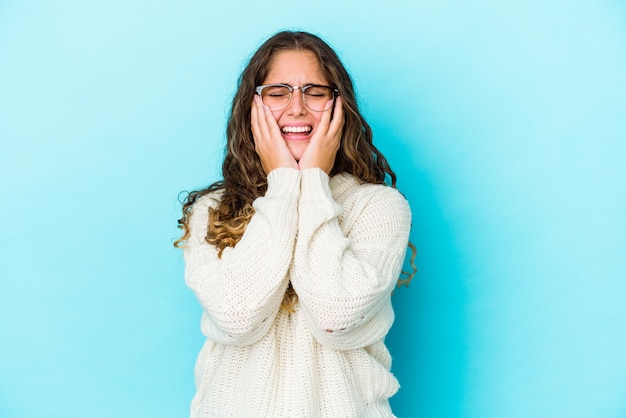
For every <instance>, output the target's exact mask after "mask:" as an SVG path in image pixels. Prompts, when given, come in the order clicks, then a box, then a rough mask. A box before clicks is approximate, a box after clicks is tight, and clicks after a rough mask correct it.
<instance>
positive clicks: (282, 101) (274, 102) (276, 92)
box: [261, 86, 290, 110]
mask: <svg viewBox="0 0 626 418" xmlns="http://www.w3.org/2000/svg"><path fill="white" fill-rule="evenodd" d="M289 95H290V92H289V89H288V88H287V87H284V86H269V87H265V88H264V89H263V93H262V94H261V99H262V100H263V104H264V105H267V106H269V108H270V109H272V110H281V109H284V108H285V107H287V105H288V104H289Z"/></svg>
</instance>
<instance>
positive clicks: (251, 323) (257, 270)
mask: <svg viewBox="0 0 626 418" xmlns="http://www.w3.org/2000/svg"><path fill="white" fill-rule="evenodd" d="M299 189H300V173H299V171H298V170H295V169H289V168H282V169H276V170H274V171H272V172H271V173H270V175H269V176H268V189H267V192H266V194H265V196H262V197H259V198H257V199H256V200H255V201H254V204H253V206H254V209H255V213H254V215H253V216H252V219H251V220H250V223H249V224H248V226H247V227H246V232H245V233H244V235H243V237H242V238H241V240H240V241H239V242H238V243H237V245H236V246H235V247H234V248H231V247H227V248H226V249H225V250H224V252H223V254H222V258H221V259H220V258H218V257H217V249H216V248H215V246H213V245H210V244H208V243H207V242H206V241H205V239H204V237H205V236H206V231H207V226H208V210H209V207H211V206H214V205H215V204H216V203H215V202H214V201H213V200H212V199H211V198H210V197H204V198H202V199H200V200H199V201H198V202H196V204H195V205H194V207H193V211H192V214H191V217H190V221H189V228H190V237H189V240H188V242H187V244H186V246H185V252H184V254H185V281H186V283H187V285H188V286H189V287H190V288H191V289H192V290H193V291H194V293H195V294H196V296H197V298H198V300H199V301H200V304H201V305H202V308H203V311H204V318H203V331H204V333H205V334H206V335H207V337H208V338H210V339H211V340H213V341H216V342H218V343H221V344H233V345H248V344H252V343H253V342H255V341H256V340H258V339H259V338H261V337H262V336H263V335H264V334H265V333H266V332H267V330H268V329H269V327H270V326H271V324H272V322H273V319H274V317H275V316H276V314H277V312H278V309H279V307H280V303H281V301H282V299H283V296H284V293H285V289H286V287H287V284H288V282H287V278H286V275H287V270H288V268H289V265H290V263H291V258H292V254H293V246H294V241H295V234H296V229H297V201H298V196H299Z"/></svg>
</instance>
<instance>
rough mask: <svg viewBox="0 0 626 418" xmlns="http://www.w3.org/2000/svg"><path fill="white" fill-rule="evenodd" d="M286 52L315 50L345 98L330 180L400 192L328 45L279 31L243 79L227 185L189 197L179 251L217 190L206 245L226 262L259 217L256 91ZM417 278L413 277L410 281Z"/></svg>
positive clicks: (261, 187)
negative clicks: (198, 210) (345, 176)
mask: <svg viewBox="0 0 626 418" xmlns="http://www.w3.org/2000/svg"><path fill="white" fill-rule="evenodd" d="M285 50H295V51H311V52H312V53H313V54H314V55H315V56H316V57H317V60H318V62H319V63H320V66H321V69H322V73H323V74H324V76H325V77H326V79H327V80H328V83H329V85H330V86H331V87H334V88H337V89H338V90H339V92H340V94H341V98H342V101H343V109H344V119H345V123H344V127H343V134H342V138H341V144H340V147H339V151H338V152H337V155H336V158H335V163H334V166H333V168H332V170H331V172H330V175H331V176H332V175H335V174H338V173H349V174H351V175H353V176H354V177H355V178H357V179H358V180H359V181H360V182H363V183H375V184H383V183H385V182H388V183H389V184H390V185H391V186H392V187H395V184H396V175H395V173H394V172H393V171H392V170H391V168H390V167H389V164H388V162H387V160H386V159H385V157H384V156H383V155H382V154H381V153H380V151H379V150H378V149H377V148H376V147H375V146H374V144H373V143H372V130H371V128H370V126H369V125H368V124H367V122H366V121H365V119H364V118H363V116H362V115H361V113H360V112H359V109H358V105H357V101H356V97H355V93H354V87H353V85H352V80H351V79H350V76H349V74H348V72H347V71H346V69H345V68H344V66H343V65H342V63H341V61H340V60H339V57H338V56H337V54H336V53H335V52H334V51H333V50H332V48H331V47H330V46H328V44H326V43H325V42H324V41H323V40H321V39H320V38H319V37H317V36H315V35H312V34H310V33H307V32H292V31H283V32H279V33H277V34H275V35H273V36H272V37H270V38H269V39H268V40H267V41H265V42H264V43H263V44H262V45H261V47H260V48H259V49H258V50H257V51H256V52H255V53H254V55H253V56H252V58H250V61H249V62H248V65H247V66H246V68H245V69H244V70H243V72H242V73H241V75H240V77H239V81H238V84H237V92H236V94H235V97H234V99H233V103H232V108H231V110H230V115H229V118H228V124H227V129H226V136H227V143H226V157H225V158H224V163H223V164H222V176H223V180H220V181H217V182H215V183H213V184H211V185H210V186H208V187H207V188H206V189H202V190H198V191H194V192H191V193H189V194H188V195H187V197H186V199H185V201H184V203H183V216H182V218H181V219H179V221H178V226H179V228H181V229H182V230H183V235H182V236H181V237H180V238H179V239H178V240H176V241H175V242H174V245H175V246H176V247H180V246H181V245H182V244H183V243H184V241H185V240H187V239H188V238H189V226H188V221H189V216H190V214H191V208H192V206H193V204H194V203H195V202H196V201H197V200H198V199H199V198H200V197H202V196H204V195H206V194H208V193H210V192H214V191H217V190H219V191H220V192H221V199H220V202H219V204H218V206H217V207H216V208H215V209H212V210H210V212H209V224H208V225H207V235H206V241H207V242H208V243H209V244H212V245H215V246H216V247H217V249H218V255H219V256H220V257H221V255H222V252H223V250H224V248H226V247H234V246H235V245H236V244H237V242H238V241H239V240H240V239H241V237H242V236H243V233H244V232H245V229H246V225H247V224H248V222H249V220H250V218H251V217H252V215H253V213H254V210H253V208H252V202H253V201H254V200H255V199H256V198H257V197H259V196H263V195H264V194H265V191H266V190H267V176H266V174H265V172H264V170H263V167H262V166H261V160H260V158H259V156H258V155H257V153H256V151H255V147H254V139H253V137H252V127H251V119H250V112H251V107H252V100H253V96H254V94H255V92H254V89H255V87H256V86H258V85H261V84H262V83H263V82H264V81H265V78H266V76H267V73H268V71H269V67H270V64H271V59H272V57H273V56H274V55H275V54H276V53H277V52H279V51H285ZM411 264H412V265H413V263H412V262H411ZM413 268H414V265H413ZM414 270H415V269H414ZM407 274H408V273H407ZM413 274H414V273H411V274H409V280H410V278H411V277H412V276H413ZM403 282H405V283H406V282H407V280H406V279H404V280H403Z"/></svg>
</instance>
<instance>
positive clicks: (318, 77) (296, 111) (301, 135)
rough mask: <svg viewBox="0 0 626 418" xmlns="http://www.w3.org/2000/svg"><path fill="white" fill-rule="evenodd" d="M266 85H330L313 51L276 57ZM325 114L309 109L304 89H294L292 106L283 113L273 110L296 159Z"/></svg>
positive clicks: (300, 155)
mask: <svg viewBox="0 0 626 418" xmlns="http://www.w3.org/2000/svg"><path fill="white" fill-rule="evenodd" d="M263 84H289V85H290V86H306V85H307V84H321V85H324V86H327V85H328V80H326V77H324V75H323V73H322V70H321V68H320V64H319V63H318V61H317V57H316V56H315V55H314V54H313V53H312V52H311V51H306V50H305V51H291V50H287V51H281V52H278V53H276V54H275V55H274V56H273V57H272V61H271V62H270V66H269V72H268V74H267V77H266V78H265V80H263ZM322 113H323V112H315V111H312V110H311V109H309V108H308V107H306V105H305V104H304V102H303V100H302V93H301V92H300V90H294V91H293V94H292V96H291V101H290V102H289V105H288V106H287V107H286V108H285V109H282V110H279V111H272V114H273V115H274V118H276V122H277V123H278V127H279V128H280V130H281V133H282V136H283V139H284V140H285V142H286V143H287V147H288V148H289V150H290V151H291V154H292V155H293V157H294V158H295V159H296V161H299V160H300V157H302V154H304V150H306V147H307V146H308V145H309V141H310V139H311V137H312V136H313V133H315V130H316V129H317V127H318V125H319V123H320V120H321V118H322Z"/></svg>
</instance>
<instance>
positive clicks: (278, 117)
mask: <svg viewBox="0 0 626 418" xmlns="http://www.w3.org/2000/svg"><path fill="white" fill-rule="evenodd" d="M283 113H285V111H284V110H279V111H278V112H276V111H274V110H272V116H274V120H275V121H276V122H278V121H279V120H280V118H281V116H282V115H283Z"/></svg>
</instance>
